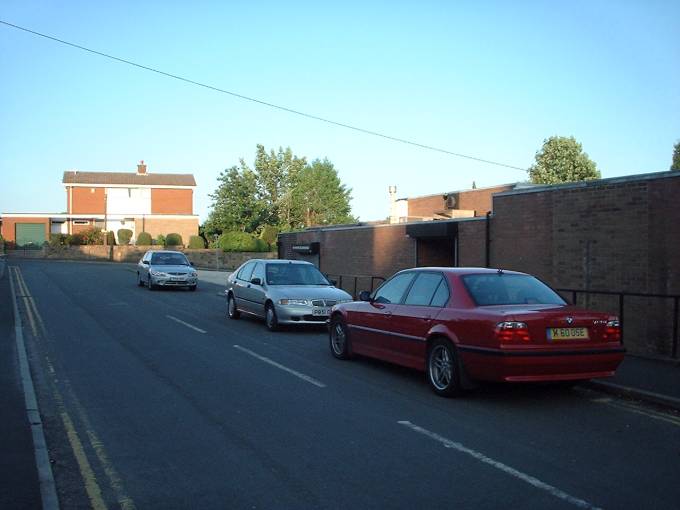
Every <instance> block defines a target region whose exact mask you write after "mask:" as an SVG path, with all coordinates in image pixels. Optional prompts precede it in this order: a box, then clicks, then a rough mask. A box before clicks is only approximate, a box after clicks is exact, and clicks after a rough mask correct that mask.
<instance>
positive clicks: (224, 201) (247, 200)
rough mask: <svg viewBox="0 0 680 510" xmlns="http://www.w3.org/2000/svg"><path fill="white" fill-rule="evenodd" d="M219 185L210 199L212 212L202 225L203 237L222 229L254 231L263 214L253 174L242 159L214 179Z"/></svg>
mask: <svg viewBox="0 0 680 510" xmlns="http://www.w3.org/2000/svg"><path fill="white" fill-rule="evenodd" d="M217 180H218V181H219V182H220V184H219V185H218V187H217V190H215V193H213V194H211V195H210V198H211V199H212V201H213V202H212V211H210V215H209V216H208V219H207V221H206V223H205V225H204V227H203V229H204V231H205V234H206V235H207V236H213V235H215V234H221V233H222V232H229V231H240V232H254V231H255V229H257V227H258V226H259V225H260V223H262V221H263V220H264V216H265V214H266V211H265V207H264V204H263V203H262V201H261V200H260V198H259V191H258V180H257V175H256V174H255V173H254V172H253V171H252V170H250V169H249V168H248V165H246V163H245V161H243V160H241V166H240V168H239V167H236V166H233V167H231V168H228V169H226V170H225V171H223V172H222V173H220V176H219V177H218V178H217Z"/></svg>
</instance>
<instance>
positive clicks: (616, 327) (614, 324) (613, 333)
mask: <svg viewBox="0 0 680 510" xmlns="http://www.w3.org/2000/svg"><path fill="white" fill-rule="evenodd" d="M604 339H605V340H608V341H610V342H620V341H621V322H619V320H618V319H612V320H608V321H607V325H606V326H605V328H604Z"/></svg>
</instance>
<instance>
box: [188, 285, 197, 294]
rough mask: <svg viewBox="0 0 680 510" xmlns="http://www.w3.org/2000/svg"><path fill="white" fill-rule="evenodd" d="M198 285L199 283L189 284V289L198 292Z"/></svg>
mask: <svg viewBox="0 0 680 510" xmlns="http://www.w3.org/2000/svg"><path fill="white" fill-rule="evenodd" d="M197 287H198V284H196V285H189V290H190V291H191V292H196V288H197Z"/></svg>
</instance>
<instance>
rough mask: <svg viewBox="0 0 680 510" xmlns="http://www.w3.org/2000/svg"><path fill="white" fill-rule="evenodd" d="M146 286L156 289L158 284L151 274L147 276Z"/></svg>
mask: <svg viewBox="0 0 680 510" xmlns="http://www.w3.org/2000/svg"><path fill="white" fill-rule="evenodd" d="M146 288H147V289H149V290H156V286H155V285H154V283H153V280H152V279H151V275H148V276H147V280H146Z"/></svg>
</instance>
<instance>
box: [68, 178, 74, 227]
mask: <svg viewBox="0 0 680 510" xmlns="http://www.w3.org/2000/svg"><path fill="white" fill-rule="evenodd" d="M68 212H69V214H73V186H69V187H68ZM72 224H73V218H69V219H68V233H69V235H71V234H73V229H72V226H71V225H72Z"/></svg>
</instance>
